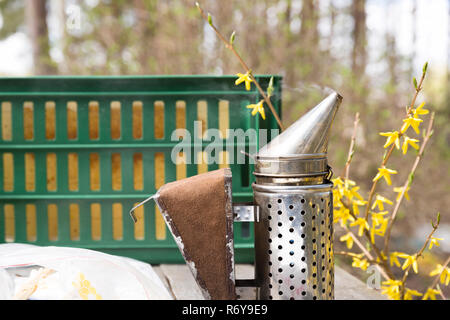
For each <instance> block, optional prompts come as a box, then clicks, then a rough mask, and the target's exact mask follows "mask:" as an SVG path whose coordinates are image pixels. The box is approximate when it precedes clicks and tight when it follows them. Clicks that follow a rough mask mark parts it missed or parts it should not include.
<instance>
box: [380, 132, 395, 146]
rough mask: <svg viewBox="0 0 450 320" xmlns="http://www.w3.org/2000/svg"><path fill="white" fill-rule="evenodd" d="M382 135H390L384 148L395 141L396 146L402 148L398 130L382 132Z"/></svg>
mask: <svg viewBox="0 0 450 320" xmlns="http://www.w3.org/2000/svg"><path fill="white" fill-rule="evenodd" d="M380 135H381V136H384V137H388V138H387V140H386V143H385V144H384V146H383V148H387V147H389V146H390V145H391V144H393V143H395V147H396V148H397V149H400V139H399V135H398V131H394V132H380Z"/></svg>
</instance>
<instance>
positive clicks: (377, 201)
mask: <svg viewBox="0 0 450 320" xmlns="http://www.w3.org/2000/svg"><path fill="white" fill-rule="evenodd" d="M383 203H387V204H391V205H392V201H391V200H389V199H387V198H385V197H383V196H380V195H379V194H377V196H376V198H375V201H374V203H373V205H372V210H373V209H375V207H376V206H378V210H384V205H383Z"/></svg>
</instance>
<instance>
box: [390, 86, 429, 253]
mask: <svg viewBox="0 0 450 320" xmlns="http://www.w3.org/2000/svg"><path fill="white" fill-rule="evenodd" d="M420 83H421V84H422V82H420ZM433 122H434V112H433V113H432V114H431V117H430V122H429V123H428V128H427V131H426V134H425V138H424V139H423V142H422V145H421V146H420V150H419V153H418V154H417V156H416V160H415V161H414V164H413V166H412V168H411V171H410V173H409V174H408V178H407V179H406V181H405V183H404V184H403V187H402V188H403V190H402V192H401V193H400V197H399V198H398V199H397V201H396V203H395V207H394V210H393V211H392V214H391V216H390V218H389V222H388V226H387V229H386V236H385V238H384V249H383V252H384V253H386V254H387V253H388V252H389V241H390V239H391V230H392V226H393V225H394V222H395V218H396V216H397V212H398V209H399V208H400V204H401V202H402V200H403V198H404V196H405V193H406V190H407V189H408V187H409V184H410V178H409V177H411V176H414V173H415V172H416V170H417V166H418V165H419V162H420V160H421V159H422V156H423V153H424V150H425V146H426V145H427V143H428V141H429V140H430V138H431V136H432V134H433Z"/></svg>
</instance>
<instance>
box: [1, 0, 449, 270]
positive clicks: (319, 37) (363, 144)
mask: <svg viewBox="0 0 450 320" xmlns="http://www.w3.org/2000/svg"><path fill="white" fill-rule="evenodd" d="M375 2H376V3H377V4H376V5H375V4H374V3H375ZM397 2H398V1H369V0H259V1H238V0H227V1H219V0H203V1H200V3H201V5H202V7H203V8H204V9H205V10H207V11H209V12H210V13H211V15H212V17H213V19H214V22H215V24H216V25H217V26H218V27H219V28H220V30H221V31H222V32H224V33H227V34H231V33H232V31H233V30H235V31H236V35H237V36H236V41H235V46H236V48H237V49H238V51H239V52H240V53H241V55H242V56H243V57H244V60H245V61H246V62H247V64H248V65H249V66H250V67H251V68H252V70H253V71H254V73H256V74H280V75H282V76H283V79H284V82H283V122H284V124H285V125H286V126H288V125H289V124H290V123H292V122H293V121H295V120H296V119H297V118H298V117H299V116H300V115H302V114H303V113H304V112H305V111H306V110H308V109H309V108H311V107H312V106H314V105H315V104H316V103H317V102H319V101H320V100H321V99H322V98H323V97H324V95H325V94H324V89H325V88H328V87H331V88H333V89H335V90H336V91H338V92H340V93H341V94H342V95H343V97H344V103H343V104H342V106H341V110H340V111H339V113H338V115H337V118H336V120H335V123H334V128H333V137H332V141H331V142H330V148H329V158H330V163H331V164H332V165H333V168H334V171H335V175H340V174H342V169H343V167H344V164H345V161H346V156H347V150H348V145H349V142H350V137H351V133H352V127H353V119H354V115H355V113H356V112H358V111H359V112H360V114H361V121H360V126H359V130H358V134H357V137H356V153H355V155H354V158H353V162H352V168H351V173H350V178H351V179H352V180H356V181H358V182H359V183H360V185H361V186H362V187H363V188H365V190H362V192H363V194H367V191H368V190H367V189H368V188H370V186H371V181H372V178H373V177H374V176H375V174H376V172H377V167H378V165H379V163H380V161H381V159H380V155H381V154H382V153H383V151H382V150H383V143H384V141H385V138H384V137H380V136H379V134H378V132H384V131H391V130H392V129H393V128H398V127H399V125H400V123H399V122H400V121H401V120H400V119H401V117H402V116H403V114H404V112H405V106H406V105H407V104H408V103H409V102H410V101H411V97H412V95H413V91H414V88H413V85H412V78H413V77H414V76H420V72H421V67H422V66H423V64H424V63H425V62H426V61H425V60H424V61H419V60H418V58H417V47H418V44H417V41H418V34H419V32H420V31H421V30H419V29H418V27H417V26H418V25H420V24H418V23H417V22H418V21H417V20H418V18H419V13H420V12H421V10H424V8H425V6H429V5H432V4H433V3H434V2H437V1H434V0H432V1H419V0H408V1H403V2H404V3H405V2H406V4H407V5H406V6H405V7H406V8H407V10H403V11H401V15H400V16H397V15H398V10H397V11H395V10H394V8H393V7H394V6H395V5H396V3H397ZM194 3H195V1H190V0H189V1H188V0H165V1H156V0H129V1H125V0H115V1H111V0H84V1H70V0H33V1H26V0H0V12H1V17H2V19H1V24H0V26H1V28H0V40H1V39H7V38H8V37H12V36H14V35H17V34H22V35H23V34H25V35H26V36H27V40H28V45H29V49H30V50H29V51H30V52H31V53H32V63H31V68H30V70H29V74H30V75H31V74H32V75H45V74H59V75H137V74H235V73H237V72H242V71H243V70H241V69H240V67H239V64H238V62H237V61H236V59H235V57H234V56H233V55H232V54H231V53H230V52H229V51H228V50H227V49H226V48H225V47H224V45H223V44H222V43H221V42H220V41H218V39H216V37H215V35H214V33H213V31H212V30H211V29H210V28H209V26H208V25H207V24H205V23H204V21H203V20H202V19H201V18H200V15H199V13H198V11H197V9H196V7H195V5H194ZM449 8H450V5H447V12H445V13H444V16H446V20H445V19H444V20H445V21H446V23H447V24H448V25H436V28H445V30H450V26H449V25H450V19H448V17H449V16H450V11H449ZM371 9H376V10H379V11H380V12H381V15H378V16H379V17H380V16H381V19H380V18H379V19H378V20H377V21H375V22H374V21H372V22H371V23H372V25H373V24H374V23H375V25H376V24H379V25H383V26H384V28H382V29H377V31H374V30H373V28H372V29H370V28H369V21H368V18H369V15H368V13H369V12H371V11H370V10H371ZM440 14H441V13H440ZM404 17H407V18H408V19H409V21H410V22H411V23H410V24H409V25H410V28H409V29H408V30H407V34H408V39H406V41H407V42H409V47H410V48H412V50H411V51H410V52H409V53H408V54H405V53H403V52H402V51H401V50H399V42H401V41H402V43H403V44H404V42H405V39H400V38H399V37H398V36H397V34H396V33H395V32H394V31H393V29H395V28H393V26H395V25H396V23H397V21H401V20H402V19H403V18H404ZM427 19H429V15H428V16H427ZM428 23H432V21H431V20H430V21H428ZM379 30H383V31H382V32H381V33H382V34H381V36H380V31H379ZM375 32H378V38H377V39H378V40H377V41H376V42H372V43H371V41H369V40H370V39H371V35H373V34H374V33H375ZM424 36H425V37H426V36H427V35H424ZM441 40H442V43H446V44H447V58H446V61H444V62H443V63H441V64H439V65H433V64H432V63H430V66H429V73H428V76H427V79H426V80H425V85H424V91H423V93H422V94H421V96H420V97H419V100H418V101H419V102H422V101H426V102H427V108H428V109H430V110H433V111H436V122H435V133H434V135H433V138H432V140H431V143H430V144H429V146H427V150H426V152H425V157H424V159H423V161H422V162H421V164H420V168H419V170H418V173H417V175H416V177H415V181H414V184H413V185H412V188H411V190H410V191H409V194H410V196H411V200H410V201H406V202H404V204H402V209H401V210H400V212H399V223H397V224H396V228H394V229H395V230H394V231H395V232H394V234H393V237H394V239H393V240H394V243H393V247H394V248H395V247H397V246H401V247H402V248H403V250H407V249H406V248H411V250H415V249H417V247H418V246H420V244H421V243H422V242H423V239H424V236H425V235H426V233H427V232H428V231H429V229H430V225H429V221H430V219H432V218H434V217H435V216H436V213H437V212H438V211H440V212H441V215H442V223H441V227H440V230H438V232H437V233H436V236H438V237H439V236H440V237H443V238H444V239H445V241H444V242H443V244H442V246H441V247H440V248H439V250H441V251H437V252H441V253H442V255H443V256H445V252H447V253H448V252H449V251H450V242H449V241H448V240H449V239H450V216H449V215H448V208H449V207H450V197H449V196H448V194H449V191H450V190H449V184H448V181H449V173H450V169H449V166H448V163H449V160H450V148H449V144H450V127H449V125H448V120H449V118H450V102H449V101H450V85H449V83H450V82H449V71H450V66H449V64H450V58H449V56H450V34H448V35H446V36H445V37H443V38H442V39H441ZM422 49H423V48H422ZM425 49H426V48H425ZM429 50H430V51H431V50H433V48H429ZM425 51H426V50H425ZM425 59H427V57H425ZM423 126H424V127H425V126H426V124H423ZM405 159H409V160H405ZM413 160H414V155H413V154H412V155H410V157H409V158H408V157H407V158H405V157H401V156H400V155H399V156H398V157H395V156H394V157H393V158H392V161H391V162H390V163H391V165H390V167H392V168H393V169H397V170H398V171H399V174H398V175H397V176H396V177H395V178H394V182H393V183H394V185H396V186H400V183H402V182H403V181H404V180H405V179H406V175H407V174H408V170H409V168H410V166H411V165H412V162H413ZM408 161H410V162H408ZM406 168H408V169H406ZM402 169H404V170H402ZM379 191H380V192H383V190H382V189H381V188H379ZM384 191H386V195H387V194H390V196H388V197H389V198H390V199H391V200H393V199H395V195H393V194H392V193H390V192H391V191H388V190H387V189H386V190H384ZM337 231H338V234H339V230H337ZM428 259H430V260H433V259H434V258H433V257H428ZM423 271H424V272H426V271H427V270H423ZM428 272H429V270H428Z"/></svg>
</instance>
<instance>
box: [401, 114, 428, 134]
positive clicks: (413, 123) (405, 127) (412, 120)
mask: <svg viewBox="0 0 450 320" xmlns="http://www.w3.org/2000/svg"><path fill="white" fill-rule="evenodd" d="M403 122H404V124H403V126H402V128H401V130H400V131H401V133H405V132H406V130H408V128H409V127H410V126H411V127H412V128H413V129H414V131H415V132H416V133H417V134H419V133H420V130H419V125H420V123H421V122H423V120H421V119H416V118H413V117H411V116H409V117H408V118H407V119H403Z"/></svg>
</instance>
